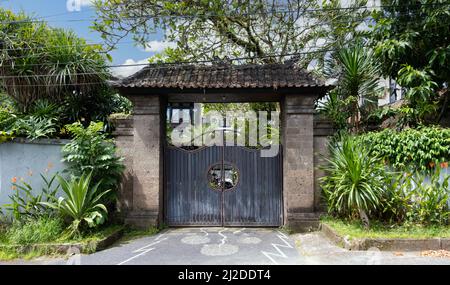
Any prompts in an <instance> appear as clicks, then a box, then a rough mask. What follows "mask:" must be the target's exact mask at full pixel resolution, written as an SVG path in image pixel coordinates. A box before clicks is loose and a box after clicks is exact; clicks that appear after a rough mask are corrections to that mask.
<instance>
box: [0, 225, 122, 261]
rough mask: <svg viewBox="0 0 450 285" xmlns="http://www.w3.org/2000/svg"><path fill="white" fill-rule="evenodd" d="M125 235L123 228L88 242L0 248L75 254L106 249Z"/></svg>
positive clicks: (21, 251)
mask: <svg viewBox="0 0 450 285" xmlns="http://www.w3.org/2000/svg"><path fill="white" fill-rule="evenodd" d="M122 235H123V229H118V230H116V231H114V232H113V233H111V234H110V235H109V236H107V237H105V238H103V239H101V240H98V241H90V242H86V243H80V242H79V243H60V244H58V243H46V244H30V245H0V250H7V251H10V250H12V251H15V252H17V253H20V254H27V253H30V252H32V251H38V252H40V253H42V254H44V255H51V254H73V253H85V254H89V253H94V252H97V251H100V250H104V249H106V248H107V247H109V246H111V245H112V244H114V243H115V242H116V241H118V240H119V239H120V238H121V237H122Z"/></svg>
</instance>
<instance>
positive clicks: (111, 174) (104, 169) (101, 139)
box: [62, 122, 124, 189]
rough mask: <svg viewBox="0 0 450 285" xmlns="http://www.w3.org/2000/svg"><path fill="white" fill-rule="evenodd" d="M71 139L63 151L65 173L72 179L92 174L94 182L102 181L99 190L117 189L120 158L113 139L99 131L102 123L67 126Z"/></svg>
mask: <svg viewBox="0 0 450 285" xmlns="http://www.w3.org/2000/svg"><path fill="white" fill-rule="evenodd" d="M66 129H67V131H68V132H69V133H70V134H71V135H72V136H73V139H72V141H71V142H70V143H68V144H66V145H64V147H63V148H62V154H63V161H64V162H66V163H67V169H66V171H67V172H69V173H70V174H71V175H72V176H74V177H79V178H80V177H81V176H82V175H83V173H86V172H91V173H92V180H93V182H94V183H98V182H100V181H101V182H102V183H101V185H100V188H101V189H116V188H117V185H118V184H119V182H120V179H121V176H122V171H123V169H124V166H123V163H122V160H123V159H122V158H121V157H119V156H118V155H117V153H116V146H115V144H114V142H113V140H112V139H108V138H107V136H106V134H105V133H104V132H102V130H103V123H102V122H97V123H95V122H91V123H90V124H89V126H87V127H86V128H85V127H83V125H82V124H81V123H73V124H71V125H66Z"/></svg>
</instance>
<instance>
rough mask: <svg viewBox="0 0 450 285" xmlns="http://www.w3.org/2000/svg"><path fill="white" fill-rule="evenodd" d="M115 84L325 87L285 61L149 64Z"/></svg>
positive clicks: (189, 86) (182, 86)
mask: <svg viewBox="0 0 450 285" xmlns="http://www.w3.org/2000/svg"><path fill="white" fill-rule="evenodd" d="M113 86H115V87H131V88H133V87H138V88H139V87H142V88H274V89H277V88H283V87H325V86H327V85H326V84H325V83H324V82H323V81H321V80H318V79H316V78H314V77H313V76H312V75H311V74H310V73H308V72H307V71H305V70H303V69H299V68H297V67H295V66H293V65H288V64H266V65H162V66H158V65H149V66H147V67H145V68H144V69H142V70H141V71H139V72H137V73H135V74H133V75H131V76H129V77H127V78H124V79H122V80H118V81H115V82H113Z"/></svg>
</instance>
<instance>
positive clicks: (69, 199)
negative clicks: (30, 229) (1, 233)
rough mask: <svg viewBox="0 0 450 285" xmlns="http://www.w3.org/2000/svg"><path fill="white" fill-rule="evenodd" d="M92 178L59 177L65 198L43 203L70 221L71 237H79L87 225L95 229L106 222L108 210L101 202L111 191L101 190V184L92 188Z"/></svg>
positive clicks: (89, 176) (90, 176) (84, 175)
mask: <svg viewBox="0 0 450 285" xmlns="http://www.w3.org/2000/svg"><path fill="white" fill-rule="evenodd" d="M91 178H92V173H89V174H87V175H86V174H82V175H81V177H80V178H73V179H72V180H70V181H67V180H65V179H64V178H63V177H61V176H58V181H59V184H60V185H61V189H62V190H63V191H64V193H65V197H59V198H58V200H57V201H55V202H42V204H43V205H46V206H48V207H50V208H53V209H55V210H57V211H58V212H59V213H60V215H61V216H62V217H64V218H67V219H69V220H70V226H69V228H68V230H69V236H79V235H80V233H81V231H82V230H83V229H84V228H85V225H87V226H88V227H91V228H94V227H96V226H98V225H100V224H102V223H103V222H104V221H105V220H106V216H107V212H108V210H107V209H106V207H105V205H103V204H102V203H100V201H101V199H102V197H103V196H104V195H106V194H107V193H108V192H109V191H110V190H106V191H103V190H100V189H99V185H100V182H99V183H97V184H95V185H94V186H91Z"/></svg>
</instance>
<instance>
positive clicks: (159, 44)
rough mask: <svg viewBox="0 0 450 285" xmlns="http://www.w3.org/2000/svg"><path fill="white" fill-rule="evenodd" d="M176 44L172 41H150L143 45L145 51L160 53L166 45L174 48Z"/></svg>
mask: <svg viewBox="0 0 450 285" xmlns="http://www.w3.org/2000/svg"><path fill="white" fill-rule="evenodd" d="M176 46H177V44H176V43H174V42H167V41H150V42H148V43H147V44H146V45H145V51H146V52H153V53H160V52H162V51H163V50H165V49H166V48H168V47H171V48H175V47H176Z"/></svg>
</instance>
